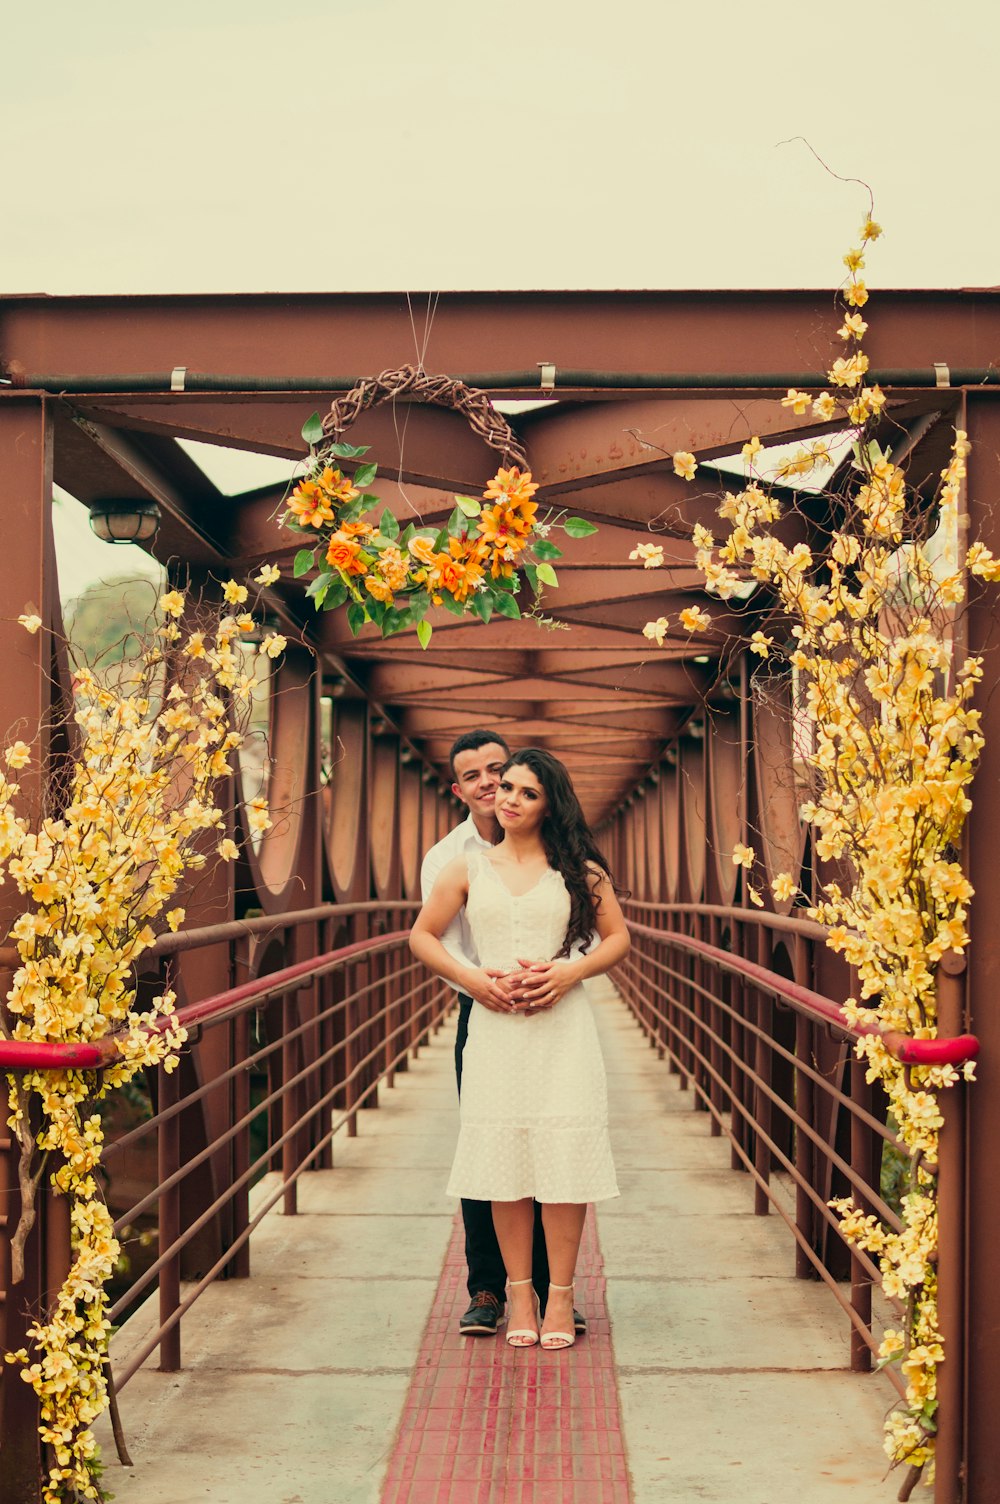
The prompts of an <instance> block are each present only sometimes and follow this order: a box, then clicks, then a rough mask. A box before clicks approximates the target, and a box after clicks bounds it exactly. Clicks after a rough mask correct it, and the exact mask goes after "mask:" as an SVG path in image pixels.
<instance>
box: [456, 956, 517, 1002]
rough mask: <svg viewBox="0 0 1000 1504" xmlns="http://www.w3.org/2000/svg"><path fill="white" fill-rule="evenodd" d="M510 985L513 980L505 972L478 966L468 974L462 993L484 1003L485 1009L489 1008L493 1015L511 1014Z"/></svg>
mask: <svg viewBox="0 0 1000 1504" xmlns="http://www.w3.org/2000/svg"><path fill="white" fill-rule="evenodd" d="M510 983H511V978H510V977H509V976H508V975H507V974H506V973H505V972H502V971H493V970H491V969H490V968H489V967H486V966H477V967H476V968H475V969H474V970H472V971H468V972H466V975H465V980H464V982H463V984H462V991H463V992H467V993H468V995H469V996H470V997H471V998H473V999H474V1000H475V1001H476V1002H477V1003H482V1005H483V1007H484V1008H489V1009H490V1011H491V1012H492V1013H510V1011H511V1002H512V993H511V986H510Z"/></svg>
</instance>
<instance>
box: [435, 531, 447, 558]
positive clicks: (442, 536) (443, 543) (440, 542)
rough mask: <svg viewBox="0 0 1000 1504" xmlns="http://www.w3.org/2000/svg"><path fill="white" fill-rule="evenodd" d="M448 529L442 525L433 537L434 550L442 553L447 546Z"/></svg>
mask: <svg viewBox="0 0 1000 1504" xmlns="http://www.w3.org/2000/svg"><path fill="white" fill-rule="evenodd" d="M448 536H449V535H448V529H447V528H446V527H443V528H442V529H441V531H440V532H439V533H438V535H437V537H436V538H435V539H434V552H435V553H438V554H439V553H442V552H443V551H444V549H446V548H447V547H448Z"/></svg>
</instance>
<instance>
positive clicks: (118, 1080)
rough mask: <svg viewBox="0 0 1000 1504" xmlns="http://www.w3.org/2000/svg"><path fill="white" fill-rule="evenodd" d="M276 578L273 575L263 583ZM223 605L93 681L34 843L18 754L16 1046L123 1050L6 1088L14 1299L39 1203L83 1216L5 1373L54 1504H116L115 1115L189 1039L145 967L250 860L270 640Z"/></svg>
mask: <svg viewBox="0 0 1000 1504" xmlns="http://www.w3.org/2000/svg"><path fill="white" fill-rule="evenodd" d="M276 576H277V570H276V568H275V566H273V565H266V566H264V568H263V569H262V570H261V572H260V574H259V575H258V576H257V583H258V584H260V585H268V584H272V583H273V582H274V579H275V578H276ZM222 597H223V599H222V602H221V603H220V605H219V606H218V608H217V609H216V608H206V607H204V606H202V607H200V608H199V606H198V604H197V603H192V602H189V601H188V599H187V596H186V595H185V593H184V592H183V591H181V590H168V591H166V592H165V593H164V594H163V595H162V596H161V597H160V601H159V607H160V612H161V614H162V617H163V621H162V624H161V625H160V626H159V628H158V629H157V631H156V638H155V640H153V641H151V642H148V643H147V645H146V647H145V650H144V651H141V653H140V655H139V657H138V658H137V659H136V660H135V661H134V663H132V665H131V667H132V668H133V670H134V672H133V673H132V675H131V676H130V677H129V678H123V677H122V676H121V675H120V674H119V673H118V672H117V670H118V669H119V668H120V665H114V666H113V667H112V668H111V669H109V670H108V671H107V672H105V673H99V672H96V671H95V670H94V669H91V668H88V667H85V666H81V667H79V668H78V669H77V670H76V673H75V675H74V689H75V709H74V710H73V711H72V712H71V714H70V715H69V716H68V717H67V719H68V720H71V721H72V722H73V723H74V724H75V736H76V741H77V744H78V745H77V747H76V750H75V754H74V758H73V761H72V764H71V766H70V768H69V770H68V778H66V780H65V782H64V781H63V779H62V778H61V777H60V770H59V769H58V768H54V769H52V770H51V772H52V777H51V778H49V779H48V782H49V783H50V784H51V788H50V789H49V790H47V793H48V794H49V795H51V796H52V797H54V798H58V799H59V804H58V807H57V810H56V812H54V813H52V814H50V815H48V816H45V817H43V818H41V819H40V820H38V821H37V822H36V824H35V826H34V827H33V825H32V821H31V818H30V806H29V805H28V803H27V802H26V800H25V797H24V795H23V793H22V789H21V785H20V784H19V783H18V782H17V781H16V776H15V778H12V777H11V776H10V775H11V774H14V775H16V774H17V772H18V771H19V770H22V769H25V768H28V767H30V765H31V762H32V759H33V753H32V749H31V748H30V747H29V746H28V745H27V743H25V742H23V741H20V740H18V741H15V742H13V743H11V744H10V745H9V746H7V748H6V749H5V751H4V752H3V763H4V766H5V768H6V772H4V773H2V774H0V877H2V874H3V869H4V868H5V869H6V872H7V874H8V875H9V876H10V877H11V878H12V880H13V882H14V884H15V885H16V887H17V889H18V891H19V892H20V893H21V894H22V895H23V897H24V898H25V899H26V900H27V901H28V902H29V904H30V907H29V908H27V909H25V911H24V912H23V913H22V914H21V915H20V917H19V918H18V919H17V920H16V921H15V923H14V925H13V926H12V929H11V937H12V938H13V940H14V942H15V944H16V946H17V951H18V955H19V960H20V965H19V966H18V968H17V971H16V972H15V974H14V979H13V984H12V986H11V989H10V991H9V992H8V993H7V996H6V998H5V999H4V1000H3V1001H2V1002H0V1035H2V1036H3V1037H4V1038H6V1039H13V1040H25V1041H34V1042H46V1043H62V1044H67V1043H82V1042H86V1043H95V1042H97V1041H100V1040H106V1039H108V1038H109V1036H113V1037H114V1041H115V1045H116V1048H117V1056H116V1058H115V1060H114V1063H113V1064H111V1065H110V1066H108V1067H107V1068H106V1069H104V1070H103V1071H100V1072H99V1071H96V1070H44V1071H42V1070H37V1071H25V1072H23V1073H22V1074H20V1075H15V1074H13V1073H8V1074H7V1087H8V1101H9V1107H10V1112H11V1116H10V1118H9V1119H8V1122H9V1125H10V1127H11V1128H12V1129H13V1130H14V1132H15V1134H16V1136H17V1138H18V1140H19V1142H20V1146H21V1156H20V1173H19V1181H20V1191H21V1217H20V1221H19V1225H18V1228H17V1229H16V1231H15V1234H14V1238H13V1240H12V1254H13V1257H12V1264H13V1277H14V1285H15V1289H16V1285H17V1283H18V1282H19V1279H20V1277H21V1272H22V1271H21V1266H22V1263H23V1245H24V1240H25V1238H26V1237H27V1234H28V1232H29V1231H30V1227H31V1225H32V1222H33V1220H34V1195H35V1188H36V1186H37V1185H38V1183H39V1181H40V1180H41V1178H42V1177H43V1176H44V1175H45V1174H46V1173H48V1175H49V1179H50V1182H51V1184H52V1186H53V1188H54V1190H55V1191H56V1193H57V1194H59V1195H62V1196H65V1197H67V1198H68V1200H69V1203H70V1223H71V1249H72V1264H71V1267H70V1270H69V1272H68V1274H67V1276H66V1278H65V1280H64V1282H63V1285H62V1288H61V1289H60V1290H59V1292H58V1294H57V1295H56V1297H55V1299H54V1301H53V1304H52V1306H51V1308H50V1309H49V1310H48V1311H47V1312H45V1313H44V1314H41V1315H39V1317H38V1318H37V1319H36V1320H35V1321H34V1322H33V1323H32V1325H31V1327H30V1328H29V1331H28V1339H29V1346H28V1347H25V1348H21V1349H19V1350H18V1351H16V1352H9V1353H7V1354H6V1360H7V1362H8V1363H11V1364H13V1365H15V1366H18V1367H19V1368H20V1372H21V1377H22V1378H23V1379H24V1381H25V1382H26V1383H28V1384H30V1385H31V1387H32V1388H33V1389H34V1391H35V1394H36V1395H37V1397H38V1403H39V1414H40V1421H41V1423H40V1426H39V1434H40V1436H41V1439H42V1442H43V1443H44V1445H45V1448H46V1451H47V1454H48V1458H49V1465H48V1468H47V1476H46V1478H45V1480H44V1484H43V1493H42V1498H43V1500H44V1504H78V1501H80V1500H83V1499H94V1500H96V1499H100V1498H101V1497H102V1490H101V1485H100V1458H99V1453H98V1449H97V1445H96V1442H95V1440H94V1435H93V1429H92V1428H93V1424H94V1422H95V1421H96V1420H97V1418H98V1417H99V1416H100V1415H101V1413H102V1412H103V1411H104V1410H105V1409H106V1408H107V1406H108V1403H109V1391H108V1379H107V1353H108V1340H109V1337H110V1332H111V1326H110V1322H109V1320H108V1294H107V1283H108V1281H109V1280H110V1278H111V1276H112V1274H113V1273H114V1271H115V1266H116V1263H117V1261H118V1257H119V1253H120V1248H119V1243H118V1239H117V1237H116V1236H115V1231H114V1225H113V1220H112V1217H111V1213H110V1212H109V1210H108V1207H107V1205H106V1203H105V1201H104V1197H103V1195H102V1192H101V1188H100V1182H99V1171H100V1163H101V1154H102V1149H103V1143H104V1134H103V1128H102V1122H101V1115H100V1111H99V1108H98V1104H99V1103H100V1101H101V1100H102V1098H104V1097H105V1096H106V1095H107V1093H108V1092H109V1091H110V1090H112V1089H113V1088H115V1087H119V1086H122V1085H124V1084H125V1083H126V1082H128V1081H130V1080H131V1079H132V1078H133V1077H134V1076H135V1075H136V1074H137V1073H138V1072H139V1071H142V1070H145V1069H151V1068H155V1067H156V1066H162V1067H163V1069H164V1070H166V1071H171V1070H173V1069H174V1068H175V1067H176V1065H177V1060H178V1051H179V1049H180V1048H181V1046H182V1044H183V1043H184V1040H185V1038H186V1034H185V1030H184V1029H183V1027H182V1026H181V1025H180V1024H179V1022H178V1020H177V1017H176V1008H175V1001H176V1000H175V997H174V994H173V992H172V991H171V990H170V989H169V988H166V989H164V991H163V993H162V994H161V995H160V996H159V997H156V998H154V999H153V1000H152V1003H151V1005H150V1007H149V1008H148V1009H147V1010H146V1011H145V1012H141V1011H138V1010H137V1009H136V1007H135V1001H136V990H135V980H134V967H135V963H136V961H137V959H138V958H139V956H140V955H141V954H142V952H143V951H145V950H146V949H148V947H149V946H150V945H152V943H153V941H154V939H155V932H156V929H157V928H160V929H162V928H164V927H165V928H169V929H171V930H176V929H178V927H179V926H180V925H181V924H182V923H183V920H184V910H183V908H180V907H174V908H170V907H168V905H169V904H170V900H171V898H172V897H173V895H174V894H175V893H176V891H177V889H178V886H179V884H180V882H181V880H182V878H183V876H184V874H185V872H189V871H191V870H193V869H197V868H200V867H203V866H204V865H205V863H206V862H207V861H208V860H209V858H210V855H212V854H214V855H215V856H216V857H217V858H218V859H219V860H222V861H232V860H233V859H234V858H235V857H236V856H238V854H239V849H238V847H237V845H236V842H235V841H234V840H233V839H232V836H231V835H229V834H228V830H229V821H228V817H227V815H226V813H225V811H224V810H223V809H222V808H220V806H219V805H218V804H217V803H216V799H215V797H214V795H215V791H216V789H217V788H218V787H219V784H220V780H223V779H226V778H227V777H228V776H229V774H230V773H231V771H232V768H231V764H230V762H229V758H230V756H231V754H232V753H233V752H234V751H236V750H237V749H238V748H239V746H240V745H241V743H242V740H243V735H242V731H241V729H240V728H241V725H242V724H243V723H244V722H245V721H246V720H247V717H248V715H249V710H250V705H251V700H252V696H253V690H254V684H255V682H256V674H255V672H254V670H253V669H252V667H248V661H247V658H246V655H245V650H244V649H243V648H242V647H241V639H242V640H243V641H246V638H247V634H248V633H249V632H250V631H251V629H252V628H253V626H254V621H253V617H252V616H251V615H250V614H249V612H247V611H245V610H243V609H242V608H243V607H244V605H245V603H246V601H247V597H248V591H247V587H246V586H245V585H240V584H238V583H237V582H236V581H235V580H229V581H227V582H226V583H225V585H224V586H223V587H222ZM19 620H20V623H21V625H22V626H23V627H24V629H25V630H26V631H28V632H31V633H36V632H38V631H39V630H40V629H41V628H42V621H41V619H40V617H38V616H37V615H36V614H35V613H34V612H25V614H24V615H22V616H21V617H20V618H19ZM284 646H285V641H284V638H283V637H281V636H280V634H278V633H269V634H267V635H266V636H265V637H264V639H263V641H262V642H261V643H260V646H259V649H258V651H260V652H261V653H263V654H265V655H266V656H267V657H270V658H275V657H278V656H279V655H280V653H281V652H282V651H283V649H284ZM48 771H49V770H46V769H43V770H42V775H43V779H44V778H45V777H46V775H47V773H48ZM244 819H245V824H246V828H247V829H248V830H249V831H259V832H263V831H265V830H267V829H268V827H269V826H270V824H271V819H270V815H269V813H268V808H267V803H266V801H265V800H264V799H262V798H255V799H252V800H250V801H248V802H247V804H246V806H245V809H244Z"/></svg>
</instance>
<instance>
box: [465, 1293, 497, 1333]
mask: <svg viewBox="0 0 1000 1504" xmlns="http://www.w3.org/2000/svg"><path fill="white" fill-rule="evenodd" d="M503 1308H504V1302H503V1301H502V1300H498V1299H497V1297H496V1296H495V1295H494V1294H493V1293H492V1291H490V1290H477V1291H476V1293H475V1295H474V1296H473V1297H472V1304H471V1305H470V1307H469V1309H468V1310H467V1311H466V1313H465V1315H464V1316H460V1317H459V1318H458V1330H459V1331H460V1332H461V1334H462V1336H463V1337H495V1336H496V1334H497V1326H498V1325H499V1323H500V1318H501V1317H502V1316H503Z"/></svg>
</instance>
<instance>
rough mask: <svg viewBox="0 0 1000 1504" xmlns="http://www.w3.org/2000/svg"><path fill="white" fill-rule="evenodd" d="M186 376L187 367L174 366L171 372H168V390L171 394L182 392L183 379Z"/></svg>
mask: <svg viewBox="0 0 1000 1504" xmlns="http://www.w3.org/2000/svg"><path fill="white" fill-rule="evenodd" d="M186 376H187V366H174V368H173V370H172V371H171V372H170V390H171V391H172V392H183V390H184V379H185V377H186Z"/></svg>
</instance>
